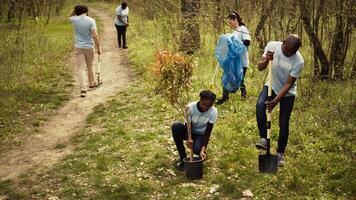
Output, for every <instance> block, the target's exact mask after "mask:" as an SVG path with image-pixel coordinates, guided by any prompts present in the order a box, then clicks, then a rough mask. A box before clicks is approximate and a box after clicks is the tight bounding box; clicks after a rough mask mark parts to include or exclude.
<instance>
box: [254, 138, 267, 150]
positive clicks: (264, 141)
mask: <svg viewBox="0 0 356 200" xmlns="http://www.w3.org/2000/svg"><path fill="white" fill-rule="evenodd" d="M255 146H256V148H257V149H259V150H267V139H266V138H261V139H260V142H259V143H257V144H256V145H255Z"/></svg>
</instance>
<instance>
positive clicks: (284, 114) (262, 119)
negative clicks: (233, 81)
mask: <svg viewBox="0 0 356 200" xmlns="http://www.w3.org/2000/svg"><path fill="white" fill-rule="evenodd" d="M267 96H268V87H267V86H264V87H263V89H262V91H261V93H260V95H259V97H258V100H257V103H256V118H257V125H258V130H259V132H260V137H261V138H266V137H267V116H266V104H265V103H266V101H267ZM274 97H276V94H275V93H274V92H273V90H272V98H274ZM294 99H295V96H288V97H283V98H282V99H281V101H280V102H279V112H280V113H279V137H278V148H277V152H278V153H284V150H285V149H286V146H287V142H288V135H289V119H290V115H291V113H292V110H293V104H294ZM272 124H273V122H272ZM272 127H273V126H272Z"/></svg>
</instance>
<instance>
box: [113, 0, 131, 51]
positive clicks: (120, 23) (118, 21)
mask: <svg viewBox="0 0 356 200" xmlns="http://www.w3.org/2000/svg"><path fill="white" fill-rule="evenodd" d="M115 13H116V16H115V27H116V30H117V42H118V44H119V48H121V44H122V45H123V46H122V48H124V49H127V45H126V29H127V27H128V26H129V7H127V3H125V2H123V3H122V4H121V5H119V6H118V7H117V8H116V11H115ZM121 38H122V42H121Z"/></svg>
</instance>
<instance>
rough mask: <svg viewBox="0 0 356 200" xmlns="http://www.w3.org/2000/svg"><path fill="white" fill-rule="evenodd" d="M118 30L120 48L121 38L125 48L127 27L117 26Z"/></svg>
mask: <svg viewBox="0 0 356 200" xmlns="http://www.w3.org/2000/svg"><path fill="white" fill-rule="evenodd" d="M115 27H116V30H117V42H118V44H119V47H121V38H122V43H123V45H124V47H126V26H118V25H116V24H115Z"/></svg>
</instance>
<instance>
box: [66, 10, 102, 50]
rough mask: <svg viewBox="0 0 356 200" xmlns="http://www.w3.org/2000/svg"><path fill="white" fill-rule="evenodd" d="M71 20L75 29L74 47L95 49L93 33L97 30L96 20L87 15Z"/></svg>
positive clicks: (74, 17) (71, 18) (73, 17)
mask: <svg viewBox="0 0 356 200" xmlns="http://www.w3.org/2000/svg"><path fill="white" fill-rule="evenodd" d="M69 20H70V21H71V22H72V24H73V27H74V33H75V34H74V46H75V47H76V48H84V49H91V48H94V40H93V36H92V31H93V30H96V24H95V20H94V19H93V18H91V17H88V16H86V14H82V15H79V16H76V15H75V16H72V17H70V18H69Z"/></svg>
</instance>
